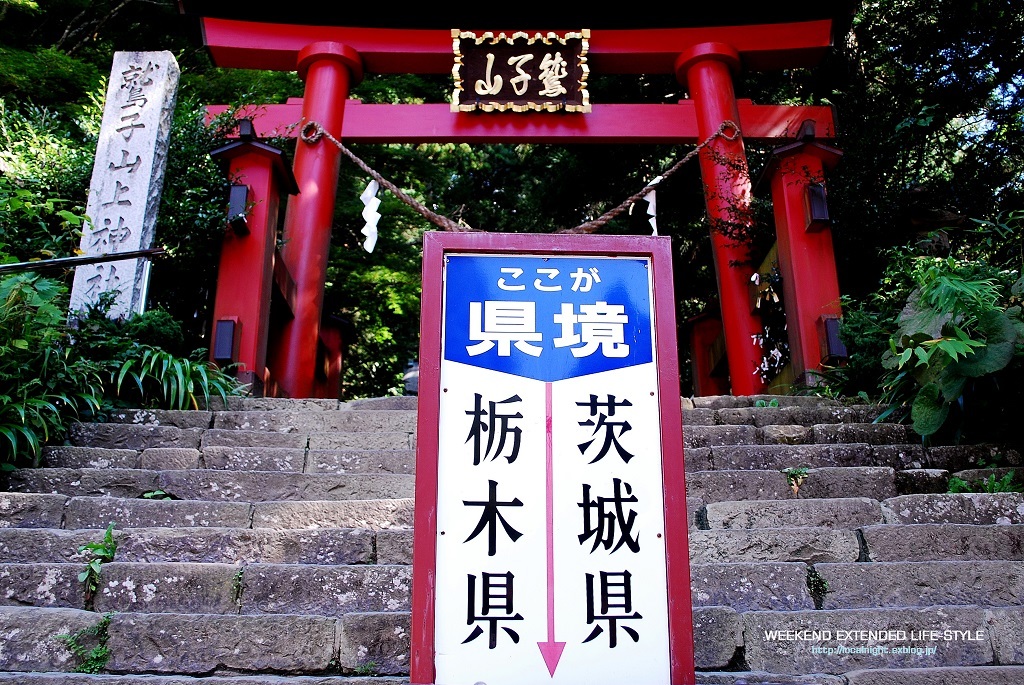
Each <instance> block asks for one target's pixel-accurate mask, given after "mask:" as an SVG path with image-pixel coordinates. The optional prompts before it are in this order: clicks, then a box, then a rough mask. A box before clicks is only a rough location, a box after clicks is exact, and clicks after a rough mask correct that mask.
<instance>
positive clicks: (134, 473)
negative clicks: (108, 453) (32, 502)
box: [8, 469, 157, 498]
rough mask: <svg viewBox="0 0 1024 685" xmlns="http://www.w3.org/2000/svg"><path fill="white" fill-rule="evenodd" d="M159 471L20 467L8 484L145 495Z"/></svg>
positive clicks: (71, 491) (95, 494)
mask: <svg viewBox="0 0 1024 685" xmlns="http://www.w3.org/2000/svg"><path fill="white" fill-rule="evenodd" d="M156 479H157V474H156V473H155V472H154V471H144V470H141V469H20V470H18V471H15V472H14V473H11V474H10V475H9V479H8V485H9V487H10V489H11V490H13V491H17V492H46V493H50V494H59V495H66V496H68V497H73V496H87V497H128V498H131V497H141V496H142V495H143V493H146V492H151V491H153V490H156V488H157V485H156Z"/></svg>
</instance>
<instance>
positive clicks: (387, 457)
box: [306, 450, 416, 474]
mask: <svg viewBox="0 0 1024 685" xmlns="http://www.w3.org/2000/svg"><path fill="white" fill-rule="evenodd" d="M306 471H307V472H308V473H401V474H413V473H415V472H416V453H415V452H413V451H412V450H310V451H309V459H308V467H307V469H306Z"/></svg>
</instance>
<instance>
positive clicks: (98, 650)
mask: <svg viewBox="0 0 1024 685" xmlns="http://www.w3.org/2000/svg"><path fill="white" fill-rule="evenodd" d="M113 617H114V613H113V612H110V613H106V614H103V617H102V618H101V619H100V620H99V622H98V623H97V624H96V625H94V626H90V627H88V628H82V629H81V630H78V631H75V632H74V633H71V634H67V633H64V634H61V635H56V636H55V638H56V639H57V640H60V641H61V642H63V643H64V645H65V646H66V647H67V648H68V651H70V652H71V653H72V654H74V655H75V656H76V657H78V660H79V664H78V666H76V667H75V671H74V672H75V673H94V674H95V673H101V672H102V671H103V669H104V668H106V665H107V662H108V661H110V648H109V647H107V642H108V641H109V640H110V634H109V629H110V619H112V618H113ZM84 640H89V641H93V640H94V641H95V644H94V645H93V646H92V647H86V645H84V644H82V642H83V641H84Z"/></svg>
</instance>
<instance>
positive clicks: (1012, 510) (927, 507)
mask: <svg viewBox="0 0 1024 685" xmlns="http://www.w3.org/2000/svg"><path fill="white" fill-rule="evenodd" d="M882 509H883V511H884V512H885V522H886V523H971V524H975V525H978V524H992V523H999V524H1010V523H1024V494H1022V493H1019V492H1006V493H992V494H989V493H960V494H925V495H900V496H899V497H891V498H889V499H887V500H885V501H884V502H882Z"/></svg>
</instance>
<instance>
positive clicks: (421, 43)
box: [202, 17, 832, 74]
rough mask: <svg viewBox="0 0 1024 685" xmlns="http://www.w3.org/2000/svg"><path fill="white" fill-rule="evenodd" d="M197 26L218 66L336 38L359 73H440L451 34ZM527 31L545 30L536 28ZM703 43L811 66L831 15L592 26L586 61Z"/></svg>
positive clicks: (753, 59) (751, 57)
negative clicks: (354, 56)
mask: <svg viewBox="0 0 1024 685" xmlns="http://www.w3.org/2000/svg"><path fill="white" fill-rule="evenodd" d="M202 26H203V38H204V42H205V44H206V46H207V48H208V49H209V51H210V55H211V56H212V57H213V60H214V63H215V64H217V65H218V66H221V67H235V68H241V69H269V70H276V71H291V70H293V69H295V63H296V59H297V56H298V53H299V51H300V50H301V49H302V48H303V47H305V46H306V45H309V44H310V43H314V42H320V41H330V42H336V43H344V44H345V45H349V46H351V47H352V48H354V49H355V50H356V51H358V52H359V54H360V56H361V57H362V59H363V64H364V65H365V67H366V70H367V72H372V73H380V74H393V73H412V74H445V73H448V72H450V71H451V69H452V60H453V57H452V39H451V32H450V31H445V30H436V29H434V30H428V29H376V28H345V27H333V26H303V25H297V24H273V23H263V22H258V21H237V20H232V19H214V18H209V17H206V18H204V19H203V20H202ZM453 28H459V27H453ZM579 28H586V26H580V27H579ZM534 29H537V30H544V31H546V30H547V29H546V28H544V27H543V26H541V27H534ZM493 30H495V31H499V30H506V31H508V32H509V33H512V32H514V31H517V30H524V29H523V27H522V26H518V27H504V28H503V27H493ZM530 30H533V29H530ZM707 42H727V43H729V44H730V45H732V46H733V47H734V48H735V49H736V51H737V52H739V53H740V55H741V56H742V58H743V66H744V67H745V68H747V69H752V70H767V69H779V68H793V67H801V66H811V65H813V64H816V63H817V62H818V61H819V60H820V59H821V58H822V57H823V56H824V54H825V51H826V50H827V49H828V48H829V47H830V46H831V44H832V21H831V20H828V19H822V20H816V21H806V22H792V23H780V24H755V25H749V26H713V27H697V28H693V27H691V28H667V29H626V30H614V29H594V30H593V31H592V32H591V39H590V52H589V53H588V60H589V62H590V67H591V69H592V70H594V71H595V72H602V73H606V74H616V73H617V74H656V73H660V74H670V73H673V71H674V64H675V60H676V57H677V56H678V55H679V53H680V52H682V51H684V50H686V49H687V48H688V47H690V46H693V45H696V44H699V43H707Z"/></svg>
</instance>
